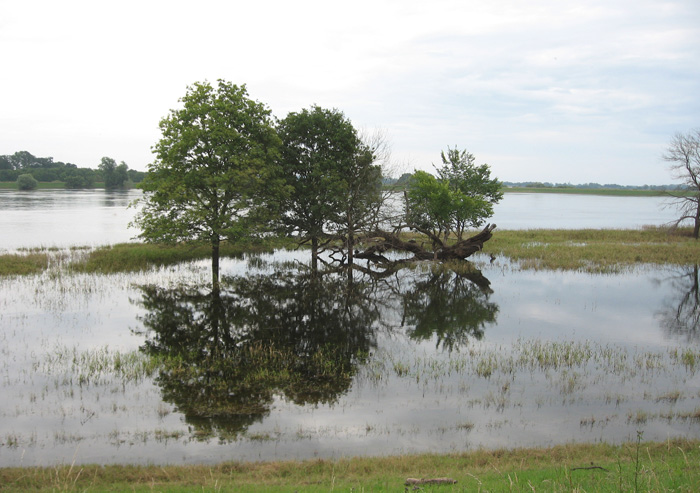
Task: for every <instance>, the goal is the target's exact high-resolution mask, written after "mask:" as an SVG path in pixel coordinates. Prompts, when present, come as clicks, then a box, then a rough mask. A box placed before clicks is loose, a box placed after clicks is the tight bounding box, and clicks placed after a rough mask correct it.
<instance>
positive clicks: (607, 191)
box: [502, 187, 678, 197]
mask: <svg viewBox="0 0 700 493" xmlns="http://www.w3.org/2000/svg"><path fill="white" fill-rule="evenodd" d="M502 190H503V191H504V192H505V193H565V194H577V195H613V196H618V197H664V196H667V195H668V191H664V190H634V189H625V188H573V187H571V188H569V187H503V189H502ZM674 193H678V191H674Z"/></svg>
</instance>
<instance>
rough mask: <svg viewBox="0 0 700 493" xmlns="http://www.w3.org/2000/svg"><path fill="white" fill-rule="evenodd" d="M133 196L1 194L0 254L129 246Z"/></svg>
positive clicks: (99, 192) (129, 192) (134, 192)
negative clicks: (113, 245)
mask: <svg viewBox="0 0 700 493" xmlns="http://www.w3.org/2000/svg"><path fill="white" fill-rule="evenodd" d="M140 196H141V192H140V191H138V190H124V191H105V190H34V191H31V192H20V191H16V190H0V211H1V212H0V232H2V233H0V251H1V250H14V249H17V248H32V247H47V248H50V247H60V248H66V247H70V246H97V245H108V244H114V243H122V242H127V241H130V240H131V239H132V238H133V237H134V236H136V234H138V231H136V230H134V229H129V228H128V224H129V222H130V221H131V220H132V219H133V217H134V214H135V213H136V209H134V208H128V205H129V204H130V203H131V202H132V201H133V200H135V199H137V198H138V197H140Z"/></svg>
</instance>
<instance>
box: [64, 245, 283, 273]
mask: <svg viewBox="0 0 700 493" xmlns="http://www.w3.org/2000/svg"><path fill="white" fill-rule="evenodd" d="M285 246H286V247H293V246H294V243H293V242H292V241H291V240H290V239H287V238H279V237H274V238H273V237H270V238H267V239H266V240H264V241H253V240H251V241H246V242H239V243H229V242H223V243H222V244H221V246H220V255H221V256H222V257H224V258H225V257H233V258H237V257H241V256H242V255H243V254H244V253H248V254H253V253H262V252H266V253H269V252H272V251H273V250H274V249H275V248H283V247H285ZM207 258H211V246H210V245H207V244H201V243H199V244H180V245H159V244H149V243H120V244H116V245H110V246H105V247H100V248H97V249H95V250H94V251H92V252H90V254H89V255H88V256H87V257H86V258H85V259H84V260H83V261H81V262H76V263H75V264H73V265H72V268H73V269H74V270H75V271H77V272H88V273H89V272H98V273H115V272H135V271H145V270H148V269H151V268H153V267H157V266H164V265H174V264H178V263H181V262H187V261H192V260H199V259H207Z"/></svg>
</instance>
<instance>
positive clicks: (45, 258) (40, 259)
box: [0, 253, 49, 277]
mask: <svg viewBox="0 0 700 493" xmlns="http://www.w3.org/2000/svg"><path fill="white" fill-rule="evenodd" d="M48 265H49V255H48V254H47V253H26V254H7V253H6V254H2V255H0V277H1V276H26V275H31V274H38V273H40V272H43V271H44V270H46V268H47V267H48Z"/></svg>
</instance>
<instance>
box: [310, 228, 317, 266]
mask: <svg viewBox="0 0 700 493" xmlns="http://www.w3.org/2000/svg"><path fill="white" fill-rule="evenodd" d="M311 268H312V269H313V270H318V237H317V236H314V237H313V238H311Z"/></svg>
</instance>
